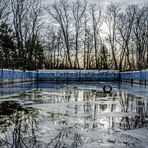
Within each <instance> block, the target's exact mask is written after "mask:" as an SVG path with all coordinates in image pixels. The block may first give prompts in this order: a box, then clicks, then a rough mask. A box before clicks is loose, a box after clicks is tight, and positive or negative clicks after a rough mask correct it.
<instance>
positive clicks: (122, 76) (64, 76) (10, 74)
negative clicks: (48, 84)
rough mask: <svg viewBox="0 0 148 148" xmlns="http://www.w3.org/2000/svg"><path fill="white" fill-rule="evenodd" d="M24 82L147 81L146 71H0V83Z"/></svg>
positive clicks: (147, 71) (147, 74)
mask: <svg viewBox="0 0 148 148" xmlns="http://www.w3.org/2000/svg"><path fill="white" fill-rule="evenodd" d="M17 80H18V81H25V80H30V81H33V80H45V81H46V80H50V81H55V80H56V81H58V80H66V81H76V80H77V81H80V80H88V81H148V70H142V71H127V72H119V71H111V70H109V71H98V70H37V71H21V70H10V69H0V82H2V81H17Z"/></svg>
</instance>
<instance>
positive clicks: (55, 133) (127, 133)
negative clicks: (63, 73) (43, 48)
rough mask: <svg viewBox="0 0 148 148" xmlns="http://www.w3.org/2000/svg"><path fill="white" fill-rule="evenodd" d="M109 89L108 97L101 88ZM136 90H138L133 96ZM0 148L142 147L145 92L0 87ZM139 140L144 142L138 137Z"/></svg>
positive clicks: (147, 105)
mask: <svg viewBox="0 0 148 148" xmlns="http://www.w3.org/2000/svg"><path fill="white" fill-rule="evenodd" d="M106 84H110V85H111V86H112V87H113V91H112V92H111V93H104V92H103V90H102V87H103V86H104V85H106ZM136 90H137V91H136ZM0 94H1V99H0V103H2V102H6V101H13V102H18V103H19V104H21V105H23V106H22V107H21V109H20V108H19V109H13V111H11V110H6V111H5V112H4V111H2V108H1V109H0V147H4V148H44V147H45V148H46V147H47V148H71V147H73V148H74V147H81V148H82V147H83V148H87V147H93V148H95V147H96V148H97V147H133V148H135V147H137V148H140V147H146V146H147V144H148V140H145V139H144V138H145V135H144V134H142V133H144V132H145V133H148V130H147V125H148V97H147V88H146V87H142V86H138V85H134V86H130V85H128V84H118V83H86V82H84V83H72V84H70V83H69V84H66V83H59V84H57V83H25V84H17V85H8V86H3V87H1V89H0ZM141 135H143V137H141Z"/></svg>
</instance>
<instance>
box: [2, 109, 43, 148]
mask: <svg viewBox="0 0 148 148" xmlns="http://www.w3.org/2000/svg"><path fill="white" fill-rule="evenodd" d="M37 116H38V111H36V110H34V109H23V110H22V111H17V112H16V113H15V114H13V115H11V116H10V117H3V116H2V118H5V122H4V123H3V124H1V129H0V130H1V132H2V133H1V138H0V141H1V146H3V147H7V148H9V147H11V148H21V147H23V148H25V147H40V146H42V142H41V141H38V139H37V135H38V134H39V131H38V121H37Z"/></svg>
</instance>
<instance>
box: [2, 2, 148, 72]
mask: <svg viewBox="0 0 148 148" xmlns="http://www.w3.org/2000/svg"><path fill="white" fill-rule="evenodd" d="M0 63H1V64H0V67H1V68H15V69H24V70H26V69H28V70H35V69H42V68H45V69H98V70H101V69H114V70H120V71H125V70H142V69H147V68H148V5H147V4H145V5H141V6H138V5H129V6H127V7H126V8H125V9H123V8H122V7H121V6H120V4H118V3H112V2H111V3H109V4H108V5H106V6H105V7H102V6H99V5H98V4H90V3H88V2H87V1H81V0H76V1H73V2H69V1H67V0H58V1H56V2H53V3H49V4H46V5H44V4H43V3H42V1H41V0H0Z"/></svg>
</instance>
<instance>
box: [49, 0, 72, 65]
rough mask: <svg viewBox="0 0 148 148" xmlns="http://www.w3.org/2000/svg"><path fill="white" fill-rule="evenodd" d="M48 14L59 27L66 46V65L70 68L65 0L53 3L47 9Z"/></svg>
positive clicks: (68, 7) (68, 26)
mask: <svg viewBox="0 0 148 148" xmlns="http://www.w3.org/2000/svg"><path fill="white" fill-rule="evenodd" d="M47 11H48V13H49V14H50V15H51V17H52V18H53V19H54V20H55V21H56V22H57V23H58V24H59V25H60V27H61V30H62V33H63V37H64V42H65V46H66V52H67V59H68V64H69V66H70V67H71V68H72V62H71V57H70V39H69V36H70V20H71V17H70V14H69V13H70V5H69V4H68V2H67V1H66V0H61V1H59V2H58V3H57V2H55V3H53V4H52V5H51V6H48V7H47Z"/></svg>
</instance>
